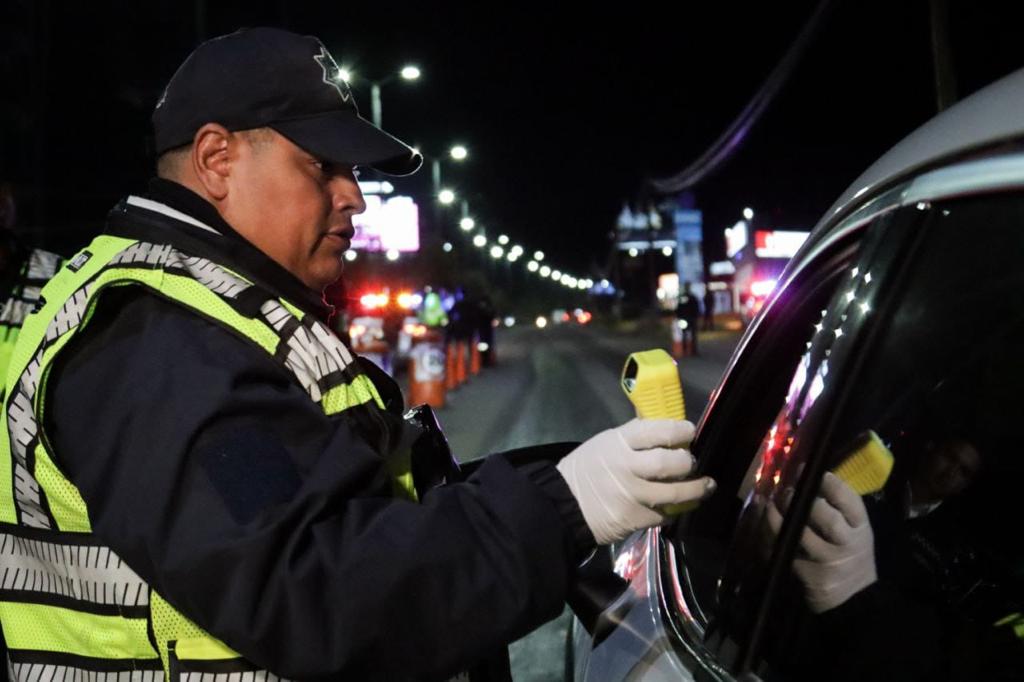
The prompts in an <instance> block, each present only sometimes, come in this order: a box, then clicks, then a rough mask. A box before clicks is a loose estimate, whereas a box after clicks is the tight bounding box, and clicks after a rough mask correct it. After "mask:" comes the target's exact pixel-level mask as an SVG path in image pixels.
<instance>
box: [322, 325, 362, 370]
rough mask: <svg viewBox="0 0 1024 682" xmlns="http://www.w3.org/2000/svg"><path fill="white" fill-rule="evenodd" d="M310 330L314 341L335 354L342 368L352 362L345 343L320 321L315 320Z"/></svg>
mask: <svg viewBox="0 0 1024 682" xmlns="http://www.w3.org/2000/svg"><path fill="white" fill-rule="evenodd" d="M312 332H313V337H314V338H315V339H316V342H317V343H318V344H320V345H321V346H323V348H324V350H325V351H326V352H327V353H329V354H331V355H333V356H335V357H336V358H337V359H338V363H339V365H340V366H341V367H342V368H345V367H348V366H349V365H351V364H352V361H353V360H354V358H353V357H352V353H350V352H349V350H348V348H346V347H345V344H344V343H342V342H341V339H339V338H338V337H337V336H336V335H335V334H334V332H332V331H331V330H330V329H328V328H327V325H325V324H323V323H321V322H316V323H314V324H313V329H312Z"/></svg>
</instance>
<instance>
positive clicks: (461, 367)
mask: <svg viewBox="0 0 1024 682" xmlns="http://www.w3.org/2000/svg"><path fill="white" fill-rule="evenodd" d="M455 383H456V385H458V386H461V385H462V384H464V383H466V342H465V341H459V342H457V343H456V344H455Z"/></svg>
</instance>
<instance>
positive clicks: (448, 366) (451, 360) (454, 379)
mask: <svg viewBox="0 0 1024 682" xmlns="http://www.w3.org/2000/svg"><path fill="white" fill-rule="evenodd" d="M455 345H456V344H455V342H454V341H449V342H448V345H447V356H446V363H445V372H444V377H445V378H444V387H445V388H446V389H447V390H449V391H452V390H455V389H456V388H458V386H459V377H458V374H457V373H456V372H455Z"/></svg>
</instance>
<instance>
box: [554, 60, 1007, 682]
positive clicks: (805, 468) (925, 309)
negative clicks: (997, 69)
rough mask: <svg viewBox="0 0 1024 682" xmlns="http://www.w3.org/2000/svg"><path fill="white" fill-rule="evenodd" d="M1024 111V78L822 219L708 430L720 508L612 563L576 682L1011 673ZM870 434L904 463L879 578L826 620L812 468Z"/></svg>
mask: <svg viewBox="0 0 1024 682" xmlns="http://www.w3.org/2000/svg"><path fill="white" fill-rule="evenodd" d="M1022 112H1024V71H1020V72H1017V73H1015V74H1012V75H1011V76H1008V77H1007V78H1005V79H1003V80H1001V81H999V82H997V83H995V84H993V85H992V86H989V87H988V88H986V89H985V90H983V91H981V92H979V93H977V94H976V95H974V96H972V97H971V98H969V99H967V100H964V101H963V102H961V103H959V104H957V105H956V106H954V107H952V108H951V109H949V110H947V111H946V112H944V113H942V114H941V115H940V116H938V117H936V118H935V119H933V120H932V121H931V122H929V123H928V124H926V125H925V126H923V127H922V128H921V129H919V130H918V131H917V132H915V133H914V134H912V135H911V136H909V137H908V138H907V139H905V140H904V141H903V142H901V143H900V144H899V145H897V146H896V147H895V148H893V150H891V151H890V152H889V153H888V154H886V155H885V156H884V157H883V158H882V159H880V160H879V161H878V162H877V163H876V164H875V165H873V166H872V167H871V168H870V169H868V171H866V172H865V173H864V174H863V175H862V176H861V177H860V178H859V179H858V180H857V181H856V182H855V183H854V184H853V185H852V186H851V187H850V189H849V190H848V191H847V192H846V193H845V194H844V195H843V196H842V197H841V198H840V199H839V200H838V201H837V202H836V203H835V204H834V205H833V207H832V208H831V209H830V210H829V211H828V213H827V214H826V215H825V216H824V217H823V218H822V219H821V221H820V222H819V223H818V225H817V226H816V227H815V229H814V231H813V232H812V234H811V236H810V238H809V239H808V240H807V242H806V243H805V244H804V246H803V247H802V248H801V250H800V252H799V253H798V254H797V255H796V256H795V257H794V258H793V260H792V261H791V263H790V264H789V265H788V266H787V268H786V271H785V273H784V274H783V277H782V279H781V280H780V281H779V285H778V287H777V289H776V290H775V291H774V292H773V294H772V296H771V297H770V298H769V300H768V301H767V303H766V304H765V306H764V308H763V310H762V311H761V312H760V313H759V315H758V316H757V318H756V319H755V320H754V322H753V323H752V325H751V326H750V327H749V329H748V330H747V331H746V333H745V335H744V337H743V339H742V340H741V342H740V344H739V346H738V347H737V350H736V351H735V353H734V355H733V357H732V360H731V361H730V364H729V366H728V369H727V370H726V373H725V376H724V379H723V380H722V382H721V384H720V385H719V387H718V388H717V389H716V390H715V391H714V393H713V394H712V397H711V400H710V402H709V405H708V408H707V410H706V411H705V413H704V415H703V417H702V419H701V423H700V425H699V428H698V435H697V438H696V440H695V441H694V444H693V451H694V453H695V454H696V455H697V456H698V458H699V460H700V470H701V473H702V474H708V475H711V476H713V477H714V478H715V479H716V480H717V481H718V484H719V487H718V490H717V492H716V494H715V495H714V496H713V497H712V498H710V499H709V500H707V501H705V502H704V503H703V504H702V505H701V506H700V507H699V508H698V509H697V510H695V511H693V512H691V513H690V514H687V515H684V516H682V517H680V518H678V519H676V520H675V521H674V522H673V523H671V524H669V525H666V526H664V527H662V528H660V529H654V530H651V531H647V532H645V533H639V534H635V535H634V536H633V537H631V538H630V539H629V540H628V541H627V542H625V543H623V545H621V546H619V547H616V548H614V550H613V552H612V556H611V562H612V564H613V566H614V570H615V572H616V573H617V574H618V575H619V576H621V577H622V578H624V579H625V582H627V583H628V587H627V588H626V590H625V592H624V593H623V594H622V595H621V596H619V597H618V598H617V599H611V598H609V599H607V600H606V603H604V604H602V606H608V607H610V608H609V611H607V612H606V614H607V613H609V612H611V611H614V617H613V618H611V617H605V618H603V619H601V618H599V619H598V622H597V625H596V627H595V623H594V622H589V623H586V628H589V630H591V631H592V632H588V630H587V629H586V628H585V627H584V624H582V623H581V622H580V621H576V622H575V623H574V626H573V628H572V632H571V634H570V638H571V641H570V645H569V666H570V669H571V670H572V675H573V679H575V680H579V681H582V680H602V681H615V680H641V679H643V680H676V679H697V680H731V679H747V680H751V679H764V680H889V679H899V680H902V679H908V680H917V679H928V680H933V679H985V680H1004V679H1006V680H1010V679H1018V680H1019V679H1024V618H1022V616H1021V614H1022V613H1024V517H1022V514H1021V511H1020V508H1021V499H1022V495H1021V492H1020V487H1021V482H1022V480H1024V477H1022V474H1024V452H1022V451H1021V450H1022V448H1021V446H1020V442H1021V438H1020V435H1019V433H1020V429H1021V428H1022V427H1024V357H1022V355H1024V343H1022V334H1024V115H1022ZM685 371H686V370H685V366H684V367H683V373H684V374H685ZM872 431H873V432H874V433H875V434H877V436H878V438H879V439H880V441H881V442H882V443H884V444H885V446H886V447H887V448H888V449H889V450H890V451H891V453H892V455H893V458H894V462H895V465H894V469H893V472H892V474H891V475H890V476H889V478H888V480H887V482H886V484H885V487H884V488H883V489H882V490H881V491H879V492H877V493H873V494H870V495H866V496H865V497H864V498H863V503H864V506H865V508H866V510H867V512H868V516H869V518H870V523H871V526H872V531H873V539H874V562H875V566H876V570H877V580H875V581H873V582H872V583H871V584H870V585H869V586H868V587H866V588H864V589H861V590H858V591H857V592H856V593H854V594H853V595H852V596H851V597H849V598H848V599H846V600H845V601H843V603H841V604H839V605H838V606H835V607H834V608H830V609H829V610H826V611H824V612H823V613H815V612H813V611H812V610H811V609H810V608H809V607H808V604H807V602H806V599H805V590H804V586H803V585H802V584H801V582H800V581H799V580H798V579H797V576H796V575H795V573H794V570H793V566H794V560H799V559H801V557H802V550H801V548H800V544H799V541H800V537H801V534H802V533H804V531H805V527H806V522H807V518H808V513H809V510H810V508H811V505H812V504H813V503H814V501H815V496H816V495H817V494H818V491H819V488H820V484H821V480H822V477H823V475H824V473H825V472H826V471H829V470H831V469H833V468H835V467H836V466H837V465H838V464H839V462H840V461H842V460H843V458H844V457H846V456H847V455H848V454H849V453H850V452H851V449H852V448H855V446H856V444H857V443H862V442H863V439H864V438H865V434H867V433H869V432H872ZM958 453H960V454H964V458H962V459H961V458H959V454H958ZM968 455H969V456H968ZM781 498H785V499H786V500H787V502H788V507H786V505H780V504H779V501H780V499H781ZM790 500H791V501H790ZM767 505H776V508H784V509H785V513H784V522H783V524H782V528H781V531H779V532H777V533H768V532H766V530H765V521H764V515H765V509H766V506H767Z"/></svg>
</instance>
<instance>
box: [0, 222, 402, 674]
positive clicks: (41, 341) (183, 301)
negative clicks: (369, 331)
mask: <svg viewBox="0 0 1024 682" xmlns="http://www.w3.org/2000/svg"><path fill="white" fill-rule="evenodd" d="M131 285H135V286H141V287H145V288H147V289H149V290H151V291H154V292H156V293H158V294H160V295H161V296H163V297H164V298H167V299H170V300H172V301H175V302H177V303H178V304H180V305H182V306H184V307H185V308H187V309H191V310H193V311H195V312H196V313H199V314H201V315H203V316H204V317H205V318H207V319H210V320H214V321H216V322H218V323H220V324H221V325H223V326H224V327H226V328H227V329H229V330H232V331H233V332H235V333H236V334H237V335H238V336H240V337H242V338H244V339H248V340H249V341H250V342H251V343H252V344H254V345H256V346H258V347H259V348H262V349H263V350H265V351H266V352H267V354H268V355H269V356H271V357H272V358H273V360H274V361H276V362H280V363H281V364H283V365H284V366H285V367H286V368H287V369H288V371H289V372H290V373H291V374H292V375H293V376H294V378H295V380H296V381H297V382H298V383H299V384H300V385H301V386H302V387H303V389H305V391H306V393H307V394H308V395H309V398H310V399H311V400H313V401H314V402H316V403H318V404H319V405H320V406H321V407H322V408H323V411H324V412H325V413H326V414H328V415H332V414H337V413H339V412H342V411H344V410H347V409H349V408H351V407H356V406H360V405H366V404H368V403H373V404H375V405H376V406H377V407H380V408H383V404H382V402H381V398H380V396H379V394H378V392H377V389H376V388H375V387H374V385H373V383H372V382H371V381H370V380H369V378H368V377H367V376H366V375H365V374H363V373H362V371H361V370H360V368H359V363H358V362H355V357H354V356H353V355H352V353H351V352H350V351H349V350H348V349H347V348H346V347H345V346H344V344H342V343H341V341H340V340H339V339H338V338H337V337H336V336H335V335H334V334H333V333H332V332H331V331H330V330H329V329H328V328H327V327H326V326H325V325H324V324H323V323H322V322H321V321H319V320H318V319H316V318H315V316H313V315H308V314H305V313H303V312H302V311H301V310H300V309H299V308H297V307H296V306H294V305H292V304H291V303H289V302H288V301H285V300H283V299H280V298H276V297H273V296H271V295H269V294H267V293H266V292H265V291H264V290H262V289H260V288H259V287H257V286H255V285H253V284H252V283H251V282H249V281H248V280H246V279H245V278H243V277H241V276H240V275H238V274H236V273H233V272H231V271H230V270H228V269H227V268H226V267H223V266H221V265H218V264H216V263H213V262H212V261H210V260H207V259H205V258H198V257H193V256H189V255H186V254H184V253H182V252H181V251H179V250H178V249H177V248H175V247H174V246H172V245H168V244H152V243H147V242H143V241H139V240H135V239H126V238H122V237H113V236H101V237H98V238H97V239H96V240H94V241H93V242H92V244H90V245H89V246H88V247H87V248H86V249H84V250H83V251H81V252H80V253H79V254H77V255H76V256H75V257H74V258H72V259H71V260H69V261H68V262H67V263H66V264H65V266H64V268H63V269H62V270H61V271H60V272H59V273H58V274H57V276H56V277H55V278H54V279H53V280H51V282H50V283H49V284H48V285H47V286H46V287H45V288H44V289H43V292H42V296H43V300H44V303H43V305H42V307H41V309H40V310H39V311H38V312H37V313H35V314H33V315H30V316H29V317H28V319H27V320H26V321H25V323H24V326H23V328H22V331H21V338H20V340H19V343H18V344H17V346H16V347H15V350H14V354H13V356H12V359H11V364H10V367H9V368H8V372H7V380H6V386H7V397H6V399H5V400H4V404H3V424H4V426H5V427H6V428H3V429H0V433H2V435H0V621H2V623H3V633H4V637H5V638H6V640H7V646H8V649H9V662H8V664H9V667H8V674H9V676H10V677H11V679H12V680H17V681H18V682H60V681H67V682H83V680H87V681H88V682H159V680H162V679H164V676H165V675H166V676H167V678H166V679H167V680H168V681H169V682H170V681H173V682H178V681H179V680H181V681H184V682H275V681H276V680H278V679H280V678H279V677H278V676H277V675H275V674H273V673H271V672H269V671H265V670H259V669H257V667H256V665H255V664H253V663H250V662H249V661H246V660H245V659H244V658H242V657H241V656H240V655H239V654H237V653H235V652H234V651H232V650H231V649H230V648H228V647H227V646H226V645H225V644H223V643H222V642H220V641H218V640H217V639H216V638H214V637H212V636H211V635H209V634H207V633H206V632H204V631H203V630H202V629H200V628H199V627H198V626H196V625H195V624H194V623H192V622H191V621H190V620H189V619H188V618H187V617H186V616H184V615H183V614H181V613H180V612H178V611H177V610H176V609H175V608H174V607H173V606H171V605H170V604H169V603H168V602H167V601H166V600H165V599H163V598H162V597H161V596H160V595H159V594H158V593H157V592H155V591H154V590H152V589H151V588H150V587H149V585H148V584H147V583H146V582H145V581H144V580H142V579H141V578H140V577H139V576H138V575H137V574H136V573H135V572H134V571H133V570H132V569H131V568H130V567H129V566H128V565H127V564H125V563H124V562H123V561H122V560H121V559H120V558H119V557H118V556H117V555H116V554H115V553H114V552H113V550H111V549H110V548H109V547H106V546H104V545H103V544H102V543H101V542H99V541H98V539H97V538H96V537H95V536H94V535H92V533H91V526H90V522H89V513H88V509H87V507H86V504H85V501H84V500H83V499H82V496H81V494H80V493H79V491H78V489H77V488H76V487H75V485H74V484H73V483H72V482H71V481H70V480H68V478H67V477H66V476H65V475H64V473H63V472H62V471H61V470H60V469H59V468H58V467H57V466H56V465H55V461H56V458H55V457H54V453H53V452H52V450H51V444H50V442H49V440H48V439H47V437H46V433H45V432H44V431H43V425H44V424H45V422H44V419H43V408H44V397H45V394H46V381H47V376H48V373H49V370H50V368H51V367H52V366H53V361H54V358H55V357H57V355H59V354H60V352H61V349H62V348H64V346H65V345H66V344H67V343H68V341H70V340H71V339H72V338H73V337H74V336H75V335H76V334H78V333H79V332H81V331H82V329H84V328H86V327H87V326H88V324H89V319H90V317H91V315H92V312H93V310H94V308H95V305H96V302H97V300H98V298H99V297H100V295H101V294H102V292H103V291H105V290H106V289H107V288H108V287H115V286H131ZM404 464H405V465H407V464H408V462H407V461H406V462H405V463H404ZM396 469H397V470H396ZM392 473H393V474H394V479H395V481H396V484H395V489H396V494H404V495H406V496H409V497H411V498H413V499H415V493H414V492H413V489H412V476H411V474H410V473H409V469H408V466H403V465H402V464H399V465H396V467H393V469H392Z"/></svg>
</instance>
